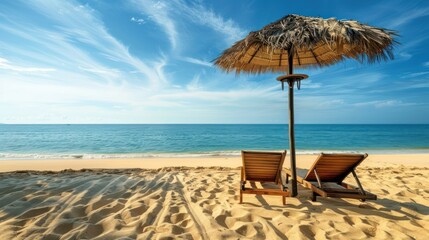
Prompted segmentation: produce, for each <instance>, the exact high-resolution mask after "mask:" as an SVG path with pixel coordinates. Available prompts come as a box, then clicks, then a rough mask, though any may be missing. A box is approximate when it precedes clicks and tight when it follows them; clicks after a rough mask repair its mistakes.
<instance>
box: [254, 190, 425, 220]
mask: <svg viewBox="0 0 429 240" xmlns="http://www.w3.org/2000/svg"><path fill="white" fill-rule="evenodd" d="M298 192H299V195H298V197H297V199H299V201H300V204H298V205H291V204H287V203H286V205H284V206H283V205H277V204H276V205H270V204H269V203H268V202H267V200H266V199H265V198H264V196H261V195H257V196H256V199H257V200H258V202H259V203H260V205H258V204H254V203H246V204H248V205H252V206H255V207H263V208H264V209H267V210H274V211H283V210H284V208H292V209H296V210H300V211H304V212H306V211H308V213H323V212H325V211H327V210H330V211H333V212H335V213H337V214H340V215H344V216H346V215H347V212H350V211H353V212H355V213H356V214H360V215H366V216H378V217H381V218H385V219H390V220H410V219H416V220H421V219H422V218H421V217H419V216H417V213H418V214H422V215H425V216H427V215H429V207H428V206H425V205H422V204H419V203H415V202H398V201H395V200H392V199H388V198H379V199H378V200H372V201H368V200H367V201H366V202H360V201H359V200H356V199H353V200H348V201H346V200H344V199H341V198H323V197H317V202H313V201H311V197H312V191H311V190H310V189H307V188H304V187H303V186H300V185H299V186H298ZM279 201H281V200H280V198H279ZM403 208H406V209H408V210H410V211H411V213H410V212H408V211H407V210H405V211H404V210H403ZM305 209H307V210H305ZM345 210H347V212H346V211H345ZM413 212H415V213H416V214H413ZM395 213H396V214H395ZM397 215H402V216H397Z"/></svg>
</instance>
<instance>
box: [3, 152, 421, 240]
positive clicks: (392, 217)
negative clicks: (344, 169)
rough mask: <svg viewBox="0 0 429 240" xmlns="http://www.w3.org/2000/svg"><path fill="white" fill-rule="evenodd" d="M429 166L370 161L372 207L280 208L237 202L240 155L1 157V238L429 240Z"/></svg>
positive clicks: (292, 203)
mask: <svg viewBox="0 0 429 240" xmlns="http://www.w3.org/2000/svg"><path fill="white" fill-rule="evenodd" d="M315 158H316V155H298V157H297V159H298V160H297V162H298V166H299V167H308V166H309V165H310V164H311V163H312V161H313V160H314V159H315ZM428 161H429V155H428V154H415V155H410V154H408V155H370V156H369V158H368V159H367V160H366V161H365V162H364V163H363V164H362V165H361V166H359V167H358V169H357V173H358V175H359V177H360V179H361V182H362V184H363V186H364V188H365V189H366V190H367V191H370V192H372V193H374V194H376V195H378V200H376V201H367V202H360V201H358V200H354V199H331V198H318V201H317V202H312V201H311V200H310V198H311V192H310V191H309V190H307V189H304V188H302V187H300V189H299V196H298V197H297V198H292V197H289V198H287V204H286V205H285V206H283V205H282V203H281V197H278V196H255V195H245V196H244V204H239V203H238V192H239V189H238V187H239V179H240V175H239V170H238V168H237V167H239V166H240V165H241V159H240V158H239V157H233V158H221V157H218V158H187V159H177V158H174V159H159V158H151V159H91V160H87V159H76V160H2V161H1V162H0V163H1V165H0V171H1V173H0V239H119V238H121V239H172V238H185V239H286V238H288V239H427V238H428V236H429V230H428V229H429V187H428V186H429V179H428V178H427V176H429V163H428ZM287 166H288V162H286V163H285V167H287ZM83 168H84V169H83ZM64 169H68V170H65V171H61V170H64ZM80 169H83V170H80ZM17 170H20V171H17ZM12 171H15V172H12ZM347 182H350V183H353V184H354V179H353V178H351V177H350V176H349V178H347Z"/></svg>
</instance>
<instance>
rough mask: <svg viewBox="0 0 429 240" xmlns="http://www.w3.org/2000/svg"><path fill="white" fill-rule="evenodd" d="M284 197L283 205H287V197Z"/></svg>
mask: <svg viewBox="0 0 429 240" xmlns="http://www.w3.org/2000/svg"><path fill="white" fill-rule="evenodd" d="M282 198H283V205H286V197H285V196H282Z"/></svg>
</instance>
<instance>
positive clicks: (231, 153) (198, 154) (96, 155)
mask: <svg viewBox="0 0 429 240" xmlns="http://www.w3.org/2000/svg"><path fill="white" fill-rule="evenodd" d="M261 151H267V150H261ZM273 151H276V150H273ZM277 151H281V150H277ZM288 152H289V151H288ZM321 152H323V153H365V152H366V153H369V154H413V153H415V154H419V153H429V150H428V149H398V150H369V151H349V150H297V152H296V154H298V155H317V154H320V153H321ZM240 155H241V150H237V151H211V152H184V153H114V154H113V153H108V154H104V153H67V154H65V153H0V159H2V160H8V159H10V160H19V159H107V158H198V157H238V156H240Z"/></svg>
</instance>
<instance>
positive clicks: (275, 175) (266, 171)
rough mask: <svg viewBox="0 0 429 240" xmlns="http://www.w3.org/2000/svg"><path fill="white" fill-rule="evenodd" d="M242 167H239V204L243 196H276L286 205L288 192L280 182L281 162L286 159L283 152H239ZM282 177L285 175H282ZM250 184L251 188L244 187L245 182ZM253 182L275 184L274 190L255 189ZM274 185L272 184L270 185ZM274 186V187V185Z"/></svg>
mask: <svg viewBox="0 0 429 240" xmlns="http://www.w3.org/2000/svg"><path fill="white" fill-rule="evenodd" d="M241 156H242V159H243V166H242V167H241V182H240V203H243V194H256V195H278V196H282V198H283V205H285V204H286V197H287V196H289V191H288V190H287V187H286V185H285V182H284V181H282V168H283V162H284V160H285V157H286V151H284V152H256V151H241ZM283 175H284V176H285V175H286V174H283ZM247 181H248V182H249V183H251V184H250V185H251V187H250V188H248V187H246V182H247ZM255 182H260V183H261V184H264V183H275V184H276V185H277V186H276V188H271V189H270V188H256V184H255ZM272 185H274V184H272ZM274 186H275V185H274Z"/></svg>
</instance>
